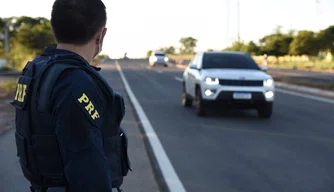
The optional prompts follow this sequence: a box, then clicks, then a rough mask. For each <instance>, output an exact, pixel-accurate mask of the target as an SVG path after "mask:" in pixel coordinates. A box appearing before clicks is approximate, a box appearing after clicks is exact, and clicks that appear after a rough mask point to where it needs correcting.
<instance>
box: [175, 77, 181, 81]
mask: <svg viewBox="0 0 334 192" xmlns="http://www.w3.org/2000/svg"><path fill="white" fill-rule="evenodd" d="M174 78H175V80H176V81H180V82H183V79H182V78H181V77H174Z"/></svg>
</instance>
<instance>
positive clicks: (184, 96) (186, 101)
mask: <svg viewBox="0 0 334 192" xmlns="http://www.w3.org/2000/svg"><path fill="white" fill-rule="evenodd" d="M192 104H193V100H192V99H191V98H190V97H189V96H188V94H187V93H186V87H185V84H184V83H183V93H182V105H183V106H184V107H191V106H192Z"/></svg>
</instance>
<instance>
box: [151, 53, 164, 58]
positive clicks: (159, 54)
mask: <svg viewBox="0 0 334 192" xmlns="http://www.w3.org/2000/svg"><path fill="white" fill-rule="evenodd" d="M154 55H155V56H158V57H164V56H165V54H164V53H155V54H154Z"/></svg>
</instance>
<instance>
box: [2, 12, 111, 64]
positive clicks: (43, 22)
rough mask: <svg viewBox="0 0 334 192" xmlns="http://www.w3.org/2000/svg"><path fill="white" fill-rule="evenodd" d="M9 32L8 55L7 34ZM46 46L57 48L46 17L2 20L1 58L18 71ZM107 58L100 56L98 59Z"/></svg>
mask: <svg viewBox="0 0 334 192" xmlns="http://www.w3.org/2000/svg"><path fill="white" fill-rule="evenodd" d="M6 29H7V32H8V48H9V49H8V53H6V49H5V47H6V45H5V42H6V41H5V38H6V36H5V34H6V33H5V32H6ZM46 46H56V42H55V39H54V37H53V35H52V31H51V22H50V20H48V19H46V18H44V17H36V18H32V17H26V16H22V17H9V18H0V58H6V59H7V61H8V62H7V63H9V64H10V66H11V67H14V68H16V69H22V67H24V65H25V64H26V62H27V61H29V60H31V59H33V58H34V57H36V56H37V55H39V54H41V53H42V52H43V50H44V48H45V47H46ZM102 57H103V58H105V57H106V55H100V56H99V57H98V59H101V58H102Z"/></svg>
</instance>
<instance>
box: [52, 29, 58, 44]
mask: <svg viewBox="0 0 334 192" xmlns="http://www.w3.org/2000/svg"><path fill="white" fill-rule="evenodd" d="M51 32H52V35H53V39H54V40H55V42H56V43H58V42H57V39H56V36H55V32H54V30H53V27H52V25H51Z"/></svg>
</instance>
